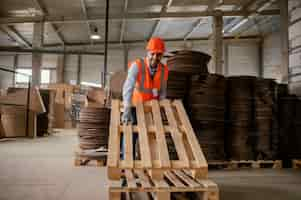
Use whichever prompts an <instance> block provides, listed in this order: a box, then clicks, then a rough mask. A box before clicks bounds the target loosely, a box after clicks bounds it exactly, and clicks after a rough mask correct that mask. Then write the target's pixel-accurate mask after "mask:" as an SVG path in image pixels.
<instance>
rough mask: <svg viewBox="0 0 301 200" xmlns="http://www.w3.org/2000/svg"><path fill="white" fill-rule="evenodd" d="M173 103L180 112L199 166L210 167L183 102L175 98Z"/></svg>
mask: <svg viewBox="0 0 301 200" xmlns="http://www.w3.org/2000/svg"><path fill="white" fill-rule="evenodd" d="M173 105H174V106H175V108H176V110H177V112H178V115H179V119H180V120H181V123H182V124H183V127H184V129H185V133H186V136H187V139H188V143H189V144H190V146H191V150H192V153H193V155H194V159H195V161H196V162H197V165H198V166H199V167H208V165H207V161H206V159H205V156H204V154H203V151H202V149H201V147H200V145H199V143H198V140H197V137H196V135H195V133H194V131H193V128H192V126H191V124H190V121H189V119H188V117H187V114H186V112H185V109H184V106H183V104H182V102H181V101H180V100H175V101H174V102H173Z"/></svg>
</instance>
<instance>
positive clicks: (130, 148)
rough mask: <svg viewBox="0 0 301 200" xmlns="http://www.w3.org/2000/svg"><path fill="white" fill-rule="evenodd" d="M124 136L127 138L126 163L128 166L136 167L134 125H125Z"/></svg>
mask: <svg viewBox="0 0 301 200" xmlns="http://www.w3.org/2000/svg"><path fill="white" fill-rule="evenodd" d="M123 136H124V139H125V155H124V165H125V166H126V167H127V168H133V167H134V158H133V138H132V125H125V124H124V125H123Z"/></svg>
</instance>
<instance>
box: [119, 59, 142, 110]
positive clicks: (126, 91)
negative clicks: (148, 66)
mask: <svg viewBox="0 0 301 200" xmlns="http://www.w3.org/2000/svg"><path fill="white" fill-rule="evenodd" d="M138 70H139V69H138V66H137V64H136V62H134V63H133V64H132V65H131V66H130V68H129V70H128V74H127V78H126V80H125V82H124V84H123V89H122V98H123V106H124V107H128V106H131V105H132V96H133V91H134V88H135V84H136V79H137V75H138Z"/></svg>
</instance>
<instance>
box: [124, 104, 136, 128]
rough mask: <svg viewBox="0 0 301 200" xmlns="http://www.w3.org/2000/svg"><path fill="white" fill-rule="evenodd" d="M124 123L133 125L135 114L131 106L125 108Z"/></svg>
mask: <svg viewBox="0 0 301 200" xmlns="http://www.w3.org/2000/svg"><path fill="white" fill-rule="evenodd" d="M121 120H122V123H124V124H129V123H133V120H134V119H133V114H132V108H131V107H130V106H127V107H124V112H123V114H122V117H121Z"/></svg>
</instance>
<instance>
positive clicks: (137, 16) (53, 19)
mask: <svg viewBox="0 0 301 200" xmlns="http://www.w3.org/2000/svg"><path fill="white" fill-rule="evenodd" d="M252 13H257V14H258V15H279V14H280V10H279V9H274V10H264V11H261V12H257V11H254V10H252V11H241V10H237V11H222V15H223V16H226V17H227V16H228V17H231V16H232V17H235V16H246V15H248V14H252ZM219 14H220V11H202V12H172V13H171V12H170V13H164V14H162V15H160V13H159V14H158V13H124V14H120V13H115V14H110V18H109V19H110V20H118V21H119V20H122V19H123V18H125V19H126V20H141V19H143V20H159V19H160V20H162V19H172V18H174V19H181V18H199V17H206V16H218V15H219ZM104 19H105V15H100V16H94V17H89V18H88V19H84V18H82V17H80V16H73V17H62V16H36V17H11V18H0V24H16V23H34V22H41V21H42V22H45V23H87V21H88V22H103V21H104Z"/></svg>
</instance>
